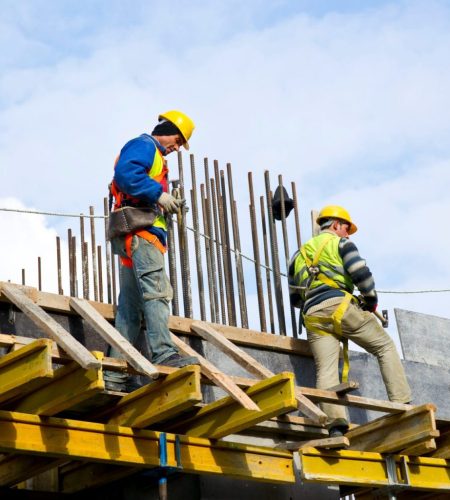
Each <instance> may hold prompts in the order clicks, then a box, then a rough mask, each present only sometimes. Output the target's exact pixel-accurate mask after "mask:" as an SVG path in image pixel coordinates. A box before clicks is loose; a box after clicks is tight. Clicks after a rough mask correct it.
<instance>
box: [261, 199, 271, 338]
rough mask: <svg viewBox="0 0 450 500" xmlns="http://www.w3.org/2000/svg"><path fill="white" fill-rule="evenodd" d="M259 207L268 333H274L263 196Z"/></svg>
mask: <svg viewBox="0 0 450 500" xmlns="http://www.w3.org/2000/svg"><path fill="white" fill-rule="evenodd" d="M259 201H260V206H261V224H262V234H263V243H264V264H265V266H266V284H267V299H268V302H269V321H270V333H275V319H274V314H273V300H272V280H271V278H270V262H269V245H268V242H267V226H266V214H265V208H264V196H261V197H260V198H259Z"/></svg>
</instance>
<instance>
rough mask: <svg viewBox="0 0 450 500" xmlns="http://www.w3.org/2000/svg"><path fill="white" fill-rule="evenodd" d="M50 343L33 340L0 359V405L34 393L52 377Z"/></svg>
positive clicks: (44, 340) (45, 340)
mask: <svg viewBox="0 0 450 500" xmlns="http://www.w3.org/2000/svg"><path fill="white" fill-rule="evenodd" d="M50 348H51V341H50V340H48V339H39V340H34V342H32V343H30V344H29V345H27V346H25V347H22V348H20V349H18V350H17V351H14V352H11V353H9V354H6V355H5V356H3V357H2V358H0V403H3V402H5V401H8V400H11V399H13V398H16V397H17V396H20V395H22V394H27V393H29V392H31V391H34V390H35V389H36V388H37V387H38V386H39V385H40V384H42V383H43V381H44V380H46V379H48V378H50V377H52V375H53V369H52V358H51V355H50Z"/></svg>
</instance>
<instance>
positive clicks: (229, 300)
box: [214, 160, 235, 325]
mask: <svg viewBox="0 0 450 500" xmlns="http://www.w3.org/2000/svg"><path fill="white" fill-rule="evenodd" d="M214 176H215V179H216V198H217V208H218V215H219V228H220V241H221V246H222V263H223V275H224V280H225V292H226V307H227V317H228V324H229V325H231V324H233V310H234V307H233V305H234V294H233V285H232V283H233V276H232V274H231V272H232V271H231V268H230V267H229V262H230V261H229V259H228V252H229V246H228V245H227V237H226V233H225V214H224V210H223V202H222V198H223V197H222V195H221V180H220V173H219V162H218V161H217V160H214ZM234 317H235V316H234Z"/></svg>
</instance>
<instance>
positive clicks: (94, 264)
mask: <svg viewBox="0 0 450 500" xmlns="http://www.w3.org/2000/svg"><path fill="white" fill-rule="evenodd" d="M89 213H90V215H91V217H90V221H91V251H92V274H93V277H94V300H95V301H98V279H97V255H96V250H97V249H96V246H95V245H96V244H95V219H94V217H93V216H94V207H89Z"/></svg>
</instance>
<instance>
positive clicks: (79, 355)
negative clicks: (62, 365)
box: [1, 282, 101, 369]
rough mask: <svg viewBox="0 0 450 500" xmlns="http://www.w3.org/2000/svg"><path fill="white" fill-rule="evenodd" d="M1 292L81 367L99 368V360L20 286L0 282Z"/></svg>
mask: <svg viewBox="0 0 450 500" xmlns="http://www.w3.org/2000/svg"><path fill="white" fill-rule="evenodd" d="M1 289H2V294H4V295H6V296H7V297H8V298H9V299H10V300H11V302H13V303H14V304H15V305H16V306H17V307H18V308H19V309H20V310H22V311H23V312H24V313H25V314H26V315H27V316H28V317H29V318H30V319H31V320H32V321H33V322H34V323H35V324H36V325H37V326H38V327H39V328H40V329H41V330H43V331H44V332H45V333H46V334H47V335H48V336H49V337H51V338H52V339H53V340H54V341H55V342H56V343H57V344H59V345H60V346H61V347H62V348H63V349H64V350H65V351H66V352H67V354H69V355H70V356H71V357H72V359H74V360H75V361H77V362H78V363H79V364H80V365H81V366H82V367H83V368H87V369H89V368H100V366H101V364H100V362H99V361H98V360H97V359H95V357H94V356H93V355H92V354H91V353H90V352H89V351H88V350H87V349H86V347H84V346H83V345H82V344H80V343H79V342H78V341H77V340H76V339H75V338H74V337H72V335H70V333H69V332H67V331H66V330H65V329H64V328H63V327H62V326H61V325H60V324H59V323H57V322H56V321H55V320H54V319H53V318H52V317H51V316H50V315H49V314H47V313H46V312H45V311H44V310H43V309H41V308H40V307H39V306H38V305H36V304H35V303H34V302H33V301H32V300H31V299H30V298H28V297H27V295H25V294H24V293H23V292H22V290H21V287H18V286H14V285H11V284H10V283H4V282H3V283H2V284H1Z"/></svg>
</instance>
